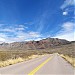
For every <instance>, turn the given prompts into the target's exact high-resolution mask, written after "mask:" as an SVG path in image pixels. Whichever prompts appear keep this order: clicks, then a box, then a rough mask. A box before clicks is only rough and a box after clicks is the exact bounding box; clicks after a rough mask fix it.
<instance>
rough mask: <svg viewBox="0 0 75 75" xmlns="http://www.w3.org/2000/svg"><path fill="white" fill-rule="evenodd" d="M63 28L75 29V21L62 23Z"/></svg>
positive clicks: (66, 29)
mask: <svg viewBox="0 0 75 75" xmlns="http://www.w3.org/2000/svg"><path fill="white" fill-rule="evenodd" d="M62 28H63V29H64V30H65V31H71V30H73V28H74V23H73V22H66V23H64V24H63V25H62Z"/></svg>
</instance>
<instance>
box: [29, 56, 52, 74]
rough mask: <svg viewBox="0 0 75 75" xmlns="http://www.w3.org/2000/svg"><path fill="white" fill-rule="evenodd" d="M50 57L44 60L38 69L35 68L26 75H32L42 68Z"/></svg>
mask: <svg viewBox="0 0 75 75" xmlns="http://www.w3.org/2000/svg"><path fill="white" fill-rule="evenodd" d="M51 59H52V57H50V58H48V59H47V60H45V61H44V62H43V63H41V64H40V65H39V66H38V67H36V68H35V69H34V70H33V71H31V72H30V73H29V74H28V75H34V74H35V73H36V72H37V71H38V70H39V69H40V68H41V67H43V66H44V65H45V64H46V63H47V62H48V61H49V60H51Z"/></svg>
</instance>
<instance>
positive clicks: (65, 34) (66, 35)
mask: <svg viewBox="0 0 75 75" xmlns="http://www.w3.org/2000/svg"><path fill="white" fill-rule="evenodd" d="M61 28H62V29H61V30H60V31H59V32H58V33H57V34H56V35H55V36H54V37H55V38H60V39H66V40H69V41H74V40H75V38H74V37H75V35H74V34H75V31H74V23H73V22H66V23H64V24H63V25H62V26H61Z"/></svg>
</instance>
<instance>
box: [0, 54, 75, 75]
mask: <svg viewBox="0 0 75 75" xmlns="http://www.w3.org/2000/svg"><path fill="white" fill-rule="evenodd" d="M0 75H74V68H73V67H72V66H71V65H70V64H69V63H68V62H67V61H65V60H64V59H63V58H61V57H60V56H59V55H57V54H52V55H45V56H42V57H39V58H35V59H31V60H29V61H25V62H21V63H18V64H14V65H11V66H7V67H4V68H0Z"/></svg>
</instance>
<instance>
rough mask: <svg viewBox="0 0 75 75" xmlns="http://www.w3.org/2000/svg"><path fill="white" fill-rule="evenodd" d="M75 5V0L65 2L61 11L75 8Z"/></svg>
mask: <svg viewBox="0 0 75 75" xmlns="http://www.w3.org/2000/svg"><path fill="white" fill-rule="evenodd" d="M73 5H75V1H74V0H65V1H64V3H63V4H62V5H61V7H60V8H61V9H64V8H66V7H68V6H73Z"/></svg>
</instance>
